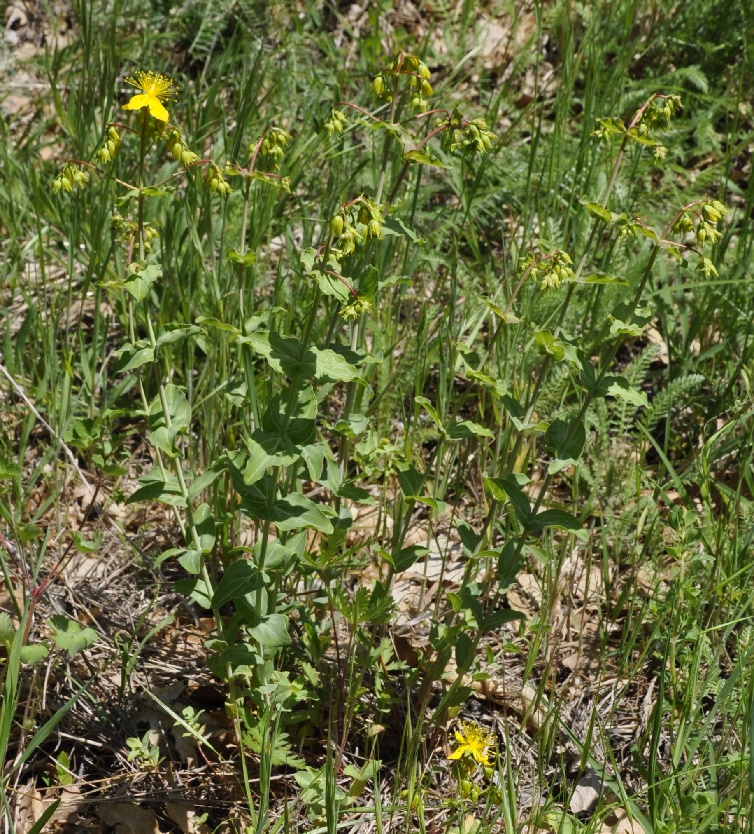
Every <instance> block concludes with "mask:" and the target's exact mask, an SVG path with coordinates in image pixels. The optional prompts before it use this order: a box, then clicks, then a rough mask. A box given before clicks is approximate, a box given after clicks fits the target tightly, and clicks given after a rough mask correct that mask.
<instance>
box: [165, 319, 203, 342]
mask: <svg viewBox="0 0 754 834" xmlns="http://www.w3.org/2000/svg"><path fill="white" fill-rule="evenodd" d="M201 332H202V328H201V327H197V326H196V325H195V324H186V325H182V326H180V327H173V328H172V329H167V328H163V330H162V332H161V333H160V335H159V336H158V337H157V347H158V348H159V347H162V346H163V345H172V344H173V343H174V342H179V341H180V340H181V339H186V338H188V337H189V336H193V335H195V334H196V333H201Z"/></svg>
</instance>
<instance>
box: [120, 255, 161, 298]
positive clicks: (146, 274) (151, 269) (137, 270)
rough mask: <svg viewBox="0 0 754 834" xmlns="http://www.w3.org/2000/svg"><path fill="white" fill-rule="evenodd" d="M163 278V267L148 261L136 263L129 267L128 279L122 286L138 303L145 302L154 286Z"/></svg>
mask: <svg viewBox="0 0 754 834" xmlns="http://www.w3.org/2000/svg"><path fill="white" fill-rule="evenodd" d="M161 277H162V267H160V266H158V265H157V264H150V263H147V262H146V261H134V262H133V263H130V264H129V265H128V278H126V280H125V281H124V282H123V283H122V284H120V286H122V287H123V289H125V290H127V291H128V292H129V293H131V295H132V296H133V297H134V298H135V299H136V300H137V301H143V300H144V299H145V298H146V297H147V295H148V294H149V288H150V287H151V286H152V284H153V283H154V282H155V281H157V280H158V279H159V278H161Z"/></svg>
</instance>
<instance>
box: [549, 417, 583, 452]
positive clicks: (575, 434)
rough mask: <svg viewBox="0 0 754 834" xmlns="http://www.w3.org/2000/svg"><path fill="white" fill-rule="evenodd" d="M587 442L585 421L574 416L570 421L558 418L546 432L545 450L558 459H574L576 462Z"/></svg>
mask: <svg viewBox="0 0 754 834" xmlns="http://www.w3.org/2000/svg"><path fill="white" fill-rule="evenodd" d="M585 442H586V429H585V428H584V423H583V421H581V420H579V419H578V415H572V416H571V417H569V418H568V419H564V418H562V417H558V418H557V419H556V420H553V421H552V423H550V425H549V427H548V429H547V431H546V432H545V437H544V443H545V449H546V450H547V452H548V453H549V454H551V455H553V457H556V458H563V459H566V458H572V459H574V460H576V459H578V458H579V457H580V456H581V453H582V452H583V451H584V443H585Z"/></svg>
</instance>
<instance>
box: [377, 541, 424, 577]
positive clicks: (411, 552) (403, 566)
mask: <svg viewBox="0 0 754 834" xmlns="http://www.w3.org/2000/svg"><path fill="white" fill-rule="evenodd" d="M384 555H385V560H386V561H387V562H388V564H390V565H391V566H392V568H393V570H394V571H395V573H402V572H403V571H406V570H408V569H409V568H410V567H412V566H413V565H414V564H415V563H416V562H418V561H419V559H424V558H426V557H427V556H428V555H429V550H428V549H427V548H426V547H422V546H421V545H416V544H415V545H412V546H411V547H404V548H402V549H401V550H400V551H399V552H398V555H397V556H396V557H395V558H393V557H392V556H391V555H390V554H389V553H385V554H384Z"/></svg>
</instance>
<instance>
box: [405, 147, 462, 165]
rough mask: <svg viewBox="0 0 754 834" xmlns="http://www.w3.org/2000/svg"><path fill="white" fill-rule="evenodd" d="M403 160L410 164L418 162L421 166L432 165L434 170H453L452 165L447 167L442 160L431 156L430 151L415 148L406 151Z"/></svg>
mask: <svg viewBox="0 0 754 834" xmlns="http://www.w3.org/2000/svg"><path fill="white" fill-rule="evenodd" d="M403 158H404V159H407V160H408V161H409V162H416V163H419V164H420V165H431V166H432V167H433V168H452V167H453V166H452V165H446V164H445V163H444V162H443V161H442V160H441V159H438V158H437V157H436V156H434V155H432V154H430V153H429V152H428V151H420V150H417V149H416V148H414V150H412V151H406V153H404V154H403Z"/></svg>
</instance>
